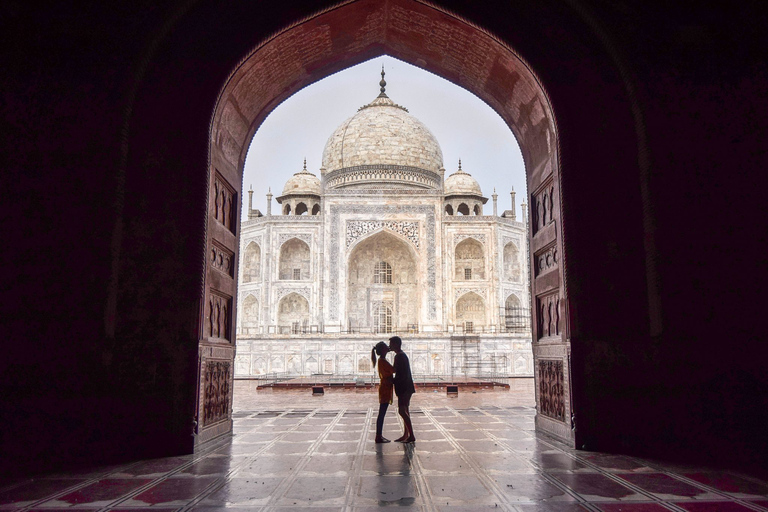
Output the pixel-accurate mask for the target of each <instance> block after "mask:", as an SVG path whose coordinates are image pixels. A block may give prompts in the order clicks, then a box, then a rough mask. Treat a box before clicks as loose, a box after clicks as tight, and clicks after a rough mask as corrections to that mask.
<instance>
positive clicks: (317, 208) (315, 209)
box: [312, 204, 320, 215]
mask: <svg viewBox="0 0 768 512" xmlns="http://www.w3.org/2000/svg"><path fill="white" fill-rule="evenodd" d="M312 215H320V205H319V204H316V205H315V206H313V207H312Z"/></svg>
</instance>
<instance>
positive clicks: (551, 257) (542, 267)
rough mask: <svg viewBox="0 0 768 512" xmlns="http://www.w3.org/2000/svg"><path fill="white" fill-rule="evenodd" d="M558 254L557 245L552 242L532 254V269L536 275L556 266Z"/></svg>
mask: <svg viewBox="0 0 768 512" xmlns="http://www.w3.org/2000/svg"><path fill="white" fill-rule="evenodd" d="M558 259H559V255H558V253H557V245H556V244H554V243H553V244H552V245H550V246H549V247H547V248H545V249H543V250H541V251H540V252H538V253H536V254H535V255H534V264H535V266H534V270H535V271H536V275H537V276H538V275H539V274H543V273H544V272H547V271H549V270H552V269H554V268H557V265H558Z"/></svg>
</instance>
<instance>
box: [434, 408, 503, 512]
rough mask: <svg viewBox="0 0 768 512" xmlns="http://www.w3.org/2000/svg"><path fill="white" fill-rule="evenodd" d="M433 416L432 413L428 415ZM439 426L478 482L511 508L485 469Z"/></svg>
mask: <svg viewBox="0 0 768 512" xmlns="http://www.w3.org/2000/svg"><path fill="white" fill-rule="evenodd" d="M448 409H449V410H451V411H453V413H454V415H455V414H457V413H456V411H455V410H454V409H453V408H450V407H448ZM426 414H429V415H430V416H432V414H431V413H426ZM436 423H437V425H438V429H439V430H442V431H443V435H444V436H446V439H447V440H448V442H449V443H451V444H452V445H453V446H454V448H455V449H456V450H457V451H458V452H459V455H460V456H461V458H462V459H464V461H465V462H466V463H467V465H468V466H469V467H470V468H472V471H473V472H474V473H475V475H476V476H477V478H478V480H480V482H481V483H482V484H483V485H484V486H485V487H486V488H487V489H488V490H489V491H491V493H492V494H493V495H494V496H495V497H496V498H497V499H498V500H499V502H500V503H501V504H502V506H504V507H506V508H510V507H511V506H512V503H511V502H510V501H509V500H508V498H507V496H506V494H504V492H503V491H502V490H501V489H500V488H499V487H498V486H497V485H496V482H494V480H493V478H491V476H490V475H489V474H488V473H487V472H486V471H485V469H484V468H483V467H482V466H480V465H479V464H478V463H477V462H475V460H474V459H473V458H472V456H471V454H470V453H469V452H468V451H467V450H466V449H465V448H464V447H463V446H461V445H460V444H459V443H458V442H457V441H456V439H455V438H454V437H453V435H452V434H451V433H450V432H449V431H448V430H447V429H446V428H445V427H443V426H442V425H441V424H440V423H439V422H436Z"/></svg>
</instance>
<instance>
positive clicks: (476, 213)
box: [474, 204, 483, 215]
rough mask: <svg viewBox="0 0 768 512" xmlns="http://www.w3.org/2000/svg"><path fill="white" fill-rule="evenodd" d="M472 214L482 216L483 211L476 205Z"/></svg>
mask: <svg viewBox="0 0 768 512" xmlns="http://www.w3.org/2000/svg"><path fill="white" fill-rule="evenodd" d="M474 213H475V215H482V214H483V210H482V209H481V208H480V205H479V204H476V205H475V211H474Z"/></svg>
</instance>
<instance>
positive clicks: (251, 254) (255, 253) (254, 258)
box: [243, 242, 261, 283]
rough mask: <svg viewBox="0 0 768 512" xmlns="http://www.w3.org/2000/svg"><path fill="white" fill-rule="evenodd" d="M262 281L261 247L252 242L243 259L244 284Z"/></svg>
mask: <svg viewBox="0 0 768 512" xmlns="http://www.w3.org/2000/svg"><path fill="white" fill-rule="evenodd" d="M255 281H261V246H260V245H259V244H258V243H256V242H250V243H249V244H248V246H247V247H246V248H245V257H244V258H243V282H244V283H250V282H255Z"/></svg>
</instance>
